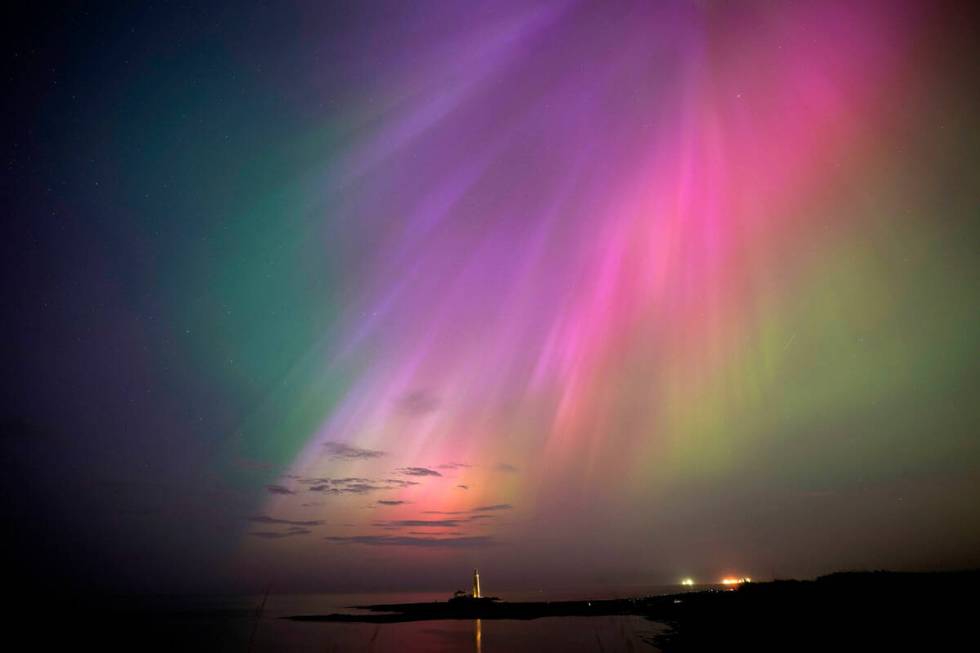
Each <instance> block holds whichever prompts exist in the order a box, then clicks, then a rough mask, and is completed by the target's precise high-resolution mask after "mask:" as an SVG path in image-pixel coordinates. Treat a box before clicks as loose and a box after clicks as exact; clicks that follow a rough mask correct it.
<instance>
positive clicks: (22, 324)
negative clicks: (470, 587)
mask: <svg viewBox="0 0 980 653" xmlns="http://www.w3.org/2000/svg"><path fill="white" fill-rule="evenodd" d="M975 13H976V12H975V10H973V9H969V3H953V2H913V1H902V0H889V1H887V2H886V1H873V0H869V1H867V2H852V1H846V2H845V1H837V0H825V1H821V2H806V1H798V2H797V1H787V2H771V1H768V0H745V1H740V2H735V1H734V0H663V1H653V0H650V1H639V0H638V1H614V2H588V1H584V0H582V1H571V0H569V1H562V0H556V1H554V2H550V1H549V2H525V1H520V2H517V1H511V0H502V1H497V2H476V1H474V2H448V1H441V2H431V1H423V2H411V3H406V2H399V1H395V0H368V1H367V2H361V3H353V2H352V3H347V2H341V3H324V2H309V3H264V2H263V3H251V2H249V3H241V2H228V3H190V6H184V5H182V4H178V3H117V4H116V5H115V6H114V5H113V4H111V3H110V4H105V5H98V4H96V5H91V4H90V3H74V4H69V5H67V6H57V7H54V6H51V7H47V6H44V5H43V3H42V4H38V3H32V4H31V5H29V6H26V7H22V8H20V9H19V10H16V11H10V12H9V13H8V15H7V18H6V19H5V20H4V21H2V22H3V23H4V24H5V27H4V28H3V29H4V32H5V35H4V43H3V46H2V47H3V49H4V63H5V73H4V81H5V86H6V88H7V91H6V92H5V94H4V95H5V100H4V104H5V106H6V109H5V111H4V113H5V119H4V121H3V122H4V123H5V124H4V159H3V163H4V174H3V177H2V181H0V183H2V185H3V193H2V201H3V220H2V225H0V270H2V284H3V303H4V307H3V320H2V322H0V338H2V342H0V361H2V364H3V376H2V378H3V382H2V383H3V385H2V400H0V448H2V449H0V450H2V452H3V461H4V473H3V480H2V490H3V500H2V501H3V504H2V505H3V511H4V513H3V518H4V521H5V523H6V524H8V526H10V527H11V528H9V535H6V536H5V537H4V541H3V547H4V549H3V554H4V556H5V558H6V559H8V560H10V559H16V560H19V561H20V563H19V564H18V565H17V570H16V571H15V572H14V574H15V576H16V577H17V579H19V580H20V581H21V582H23V583H24V584H25V585H31V586H37V587H49V586H58V587H77V588H92V587H96V588H102V589H106V590H117V589H123V590H134V591H158V590H161V589H165V590H167V591H198V590H200V591H216V590H229V591H230V590H235V591H237V590H253V589H256V588H259V587H266V586H272V587H274V588H276V589H277V590H321V591H353V590H368V589H370V590H375V589H376V590H395V589H399V590H401V589H448V590H450V591H451V590H452V589H455V588H456V587H457V586H459V585H460V584H461V583H464V582H465V580H466V579H467V578H468V574H469V570H470V568H472V567H473V566H479V567H480V568H481V570H482V571H483V574H484V576H485V577H486V578H487V579H488V580H487V581H485V585H488V584H489V585H492V586H496V587H511V588H518V587H534V588H537V587H557V586H561V585H563V584H581V585H586V584H603V583H605V584H620V585H623V584H642V583H647V584H657V583H673V582H677V580H678V579H679V578H681V577H686V576H692V577H694V578H697V579H699V580H704V581H713V580H716V579H717V578H720V577H721V576H723V575H731V574H738V575H750V576H755V577H760V578H765V577H773V576H781V577H789V576H796V577H806V576H813V575H816V574H821V573H827V572H830V571H834V570H838V569H856V568H892V569H952V568H963V567H976V566H980V554H978V552H980V402H978V401H977V388H978V387H980V328H978V323H980V247H978V245H980V191H978V189H980V155H978V152H980V124H978V116H980V90H978V89H980V84H978V83H977V80H978V79H980V65H978V62H980V52H978V46H977V45H976V43H975V34H976V31H975V29H976V20H975V19H976V15H975ZM491 578H492V583H489V580H490V579H491Z"/></svg>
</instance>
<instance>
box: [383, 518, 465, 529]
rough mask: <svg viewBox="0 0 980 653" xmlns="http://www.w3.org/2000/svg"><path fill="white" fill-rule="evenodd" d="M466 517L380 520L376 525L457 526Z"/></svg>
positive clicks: (401, 526) (408, 526) (405, 526)
mask: <svg viewBox="0 0 980 653" xmlns="http://www.w3.org/2000/svg"><path fill="white" fill-rule="evenodd" d="M465 521H467V520H465V519H397V520H393V521H384V522H378V523H377V524H375V525H376V526H381V527H382V528H419V527H420V526H427V527H432V528H456V527H457V526H459V525H460V524H461V523H463V522H465Z"/></svg>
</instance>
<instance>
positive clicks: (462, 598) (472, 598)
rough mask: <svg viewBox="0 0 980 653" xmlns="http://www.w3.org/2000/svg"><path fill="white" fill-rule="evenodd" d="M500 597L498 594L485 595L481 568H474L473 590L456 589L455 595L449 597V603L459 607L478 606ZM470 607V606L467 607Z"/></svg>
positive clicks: (497, 599)
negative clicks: (481, 579)
mask: <svg viewBox="0 0 980 653" xmlns="http://www.w3.org/2000/svg"><path fill="white" fill-rule="evenodd" d="M499 600H500V599H499V598H497V597H496V596H483V592H482V591H481V590H480V570H479V569H474V570H473V591H472V592H469V593H467V592H464V591H463V590H456V592H455V593H454V594H453V597H452V598H451V599H449V603H450V604H452V605H454V606H457V607H460V606H462V607H465V606H470V607H472V606H476V605H487V604H489V603H493V602H494V601H499ZM467 609H468V608H467Z"/></svg>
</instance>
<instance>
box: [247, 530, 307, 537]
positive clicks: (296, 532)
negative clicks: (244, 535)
mask: <svg viewBox="0 0 980 653" xmlns="http://www.w3.org/2000/svg"><path fill="white" fill-rule="evenodd" d="M312 532H313V531H311V530H309V529H306V528H291V529H289V530H288V531H284V532H276V531H252V532H251V533H249V535H251V536H252V537H261V538H263V539H267V540H280V539H282V538H284V537H295V536H297V535H309V534H310V533H312Z"/></svg>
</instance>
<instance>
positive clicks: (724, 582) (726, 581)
mask: <svg viewBox="0 0 980 653" xmlns="http://www.w3.org/2000/svg"><path fill="white" fill-rule="evenodd" d="M751 582H752V579H751V578H749V577H748V576H743V577H742V578H722V579H721V584H722V585H741V584H742V583H751Z"/></svg>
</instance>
